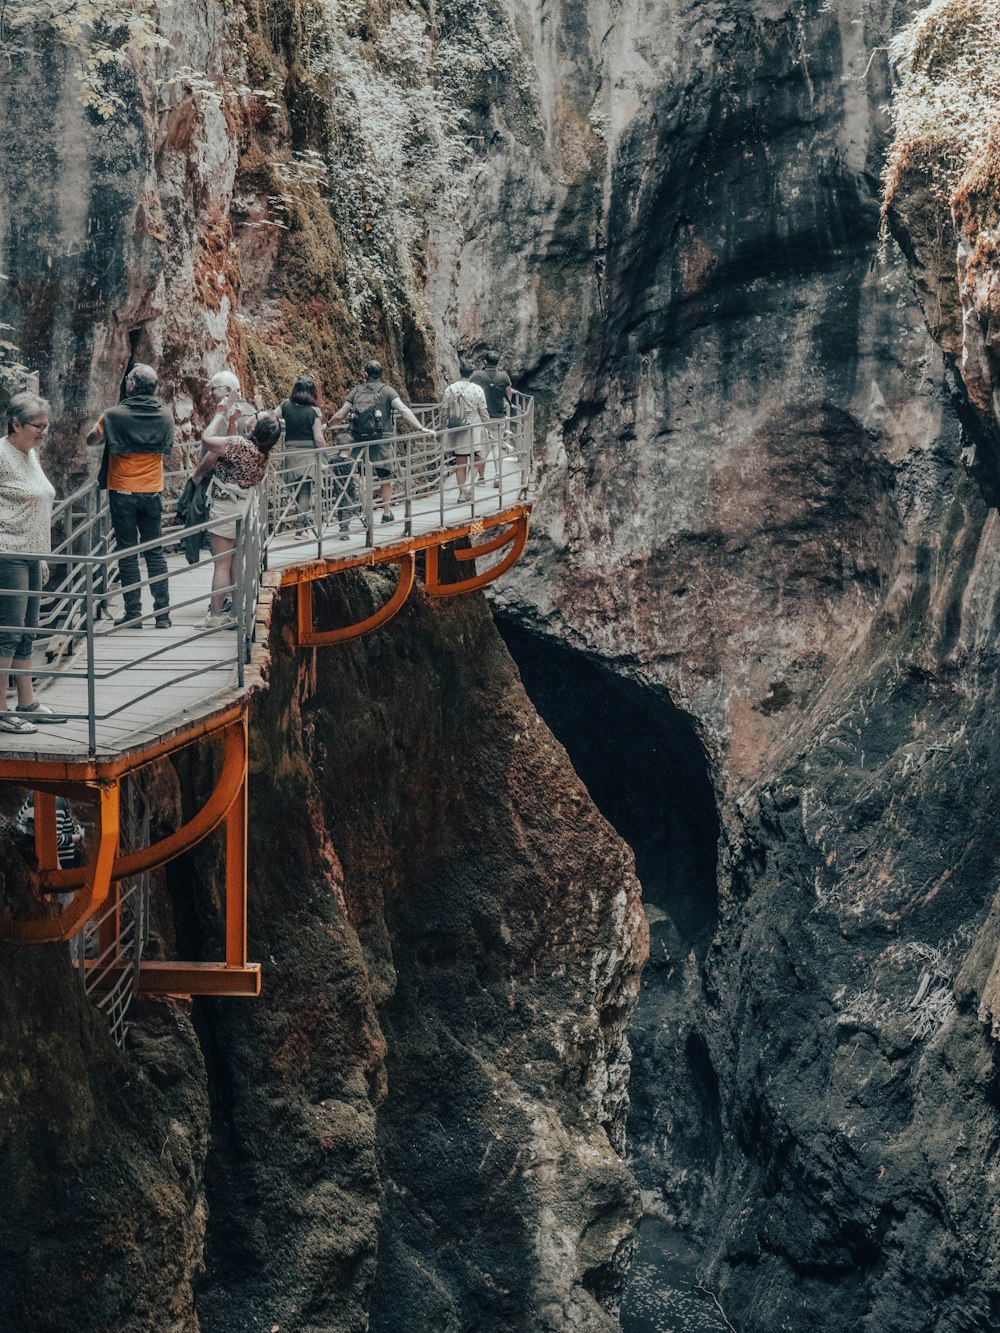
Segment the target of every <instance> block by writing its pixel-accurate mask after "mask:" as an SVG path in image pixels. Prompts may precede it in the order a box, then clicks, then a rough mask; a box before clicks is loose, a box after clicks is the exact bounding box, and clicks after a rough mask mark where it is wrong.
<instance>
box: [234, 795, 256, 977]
mask: <svg viewBox="0 0 1000 1333" xmlns="http://www.w3.org/2000/svg"><path fill="white" fill-rule="evenodd" d="M246 888H247V784H246V777H245V769H244V781H243V785H242V787H241V788H240V791H239V793H238V794H237V796H236V799H235V801H233V803H232V805H231V806H230V807H229V809H228V811H227V812H226V966H227V967H237V968H240V967H245V966H246V961H247V892H246ZM259 985H260V982H259V980H258V986H259Z"/></svg>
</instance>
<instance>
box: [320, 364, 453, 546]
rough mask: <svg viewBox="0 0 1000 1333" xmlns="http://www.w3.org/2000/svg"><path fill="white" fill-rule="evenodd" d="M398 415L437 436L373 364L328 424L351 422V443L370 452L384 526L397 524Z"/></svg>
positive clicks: (367, 366) (423, 433)
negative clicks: (395, 457) (395, 436)
mask: <svg viewBox="0 0 1000 1333" xmlns="http://www.w3.org/2000/svg"><path fill="white" fill-rule="evenodd" d="M396 415H398V416H401V417H402V418H403V420H404V421H405V422H406V424H407V425H408V426H412V427H413V429H414V430H415V431H419V432H420V433H421V434H422V435H433V434H434V432H433V431H432V430H429V429H428V428H427V427H426V426H421V424H420V422H419V421H418V420H417V418H416V417H415V416H414V415H413V413H412V412H411V411H410V409H409V408H408V407H407V406H406V404H405V403H404V402H403V400H402V398H400V396H399V394H398V393H397V392H396V390H395V389H394V388H393V387H392V385H391V384H386V383H385V381H384V380H383V379H382V366H381V364H380V363H379V362H378V361H369V362H368V364H367V365H366V366H365V378H364V380H363V382H362V383H361V384H358V385H356V386H355V387H354V388H353V389H352V390H351V392H350V393H349V394H348V395H347V399H346V401H345V402H344V403H343V404H342V406H341V407H339V408H338V409H337V411H336V412H334V414H333V416H332V417H331V418H330V420H329V421H328V422H327V425H328V426H339V425H340V423H341V422H342V421H344V420H347V419H348V418H349V419H350V431H351V439H352V440H353V441H354V443H355V445H356V446H359V451H360V448H363V449H365V450H367V452H368V457H369V459H370V461H371V464H372V471H373V472H374V473H375V476H376V477H378V479H379V482H380V486H379V493H380V497H381V500H382V522H383V523H392V522H393V521H394V515H393V512H392V476H393V464H392V445H391V444H390V443H389V441H390V440H391V439H392V434H393V418H394V416H396Z"/></svg>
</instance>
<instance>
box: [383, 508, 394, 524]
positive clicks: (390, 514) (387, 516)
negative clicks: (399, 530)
mask: <svg viewBox="0 0 1000 1333" xmlns="http://www.w3.org/2000/svg"><path fill="white" fill-rule="evenodd" d="M395 521H396V515H395V514H394V513H393V512H392V510H391V509H390V510H389V512H388V514H383V515H382V522H383V523H395Z"/></svg>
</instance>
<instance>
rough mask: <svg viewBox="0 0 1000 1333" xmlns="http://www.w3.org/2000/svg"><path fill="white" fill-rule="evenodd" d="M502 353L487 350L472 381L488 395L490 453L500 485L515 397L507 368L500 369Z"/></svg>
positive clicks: (497, 484)
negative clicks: (508, 420) (509, 415)
mask: <svg viewBox="0 0 1000 1333" xmlns="http://www.w3.org/2000/svg"><path fill="white" fill-rule="evenodd" d="M499 366H500V353H499V352H487V353H486V356H485V357H484V358H483V368H482V370H477V371H476V373H475V374H474V375H473V377H472V383H473V384H478V385H479V387H480V388H481V389H482V391H483V393H485V395H486V410H487V411H488V412H489V414H490V417H491V418H492V421H493V423H494V424H493V425H491V426H488V427H487V432H488V435H489V441H490V454H491V455H492V458H493V469H494V476H493V485H494V486H496V487H499V485H500V472H501V468H502V466H503V436H504V425H503V423H504V420H505V419H506V416H507V412H508V406H509V404H510V402H511V401H512V399H513V397H514V386H513V385H512V384H511V382H510V376H509V375H508V374H507V372H506V371H505V370H500V368H499Z"/></svg>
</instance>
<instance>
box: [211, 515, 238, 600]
mask: <svg viewBox="0 0 1000 1333" xmlns="http://www.w3.org/2000/svg"><path fill="white" fill-rule="evenodd" d="M208 540H209V543H210V545H211V547H212V554H213V555H214V556H215V568H214V569H213V570H212V600H211V601H210V602H209V604H208V609H209V611H210V612H211V613H212V615H213V616H219V615H221V614H222V603H223V602H224V601H225V600H226V593H225V591H224V590H225V589H226V588H228V587H229V585H230V584H231V583H232V581H233V551H234V550H235V549H236V538H235V537H217V536H216V535H215V533H214V532H211V533H209V535H208Z"/></svg>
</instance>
